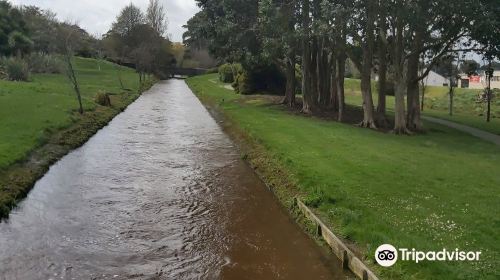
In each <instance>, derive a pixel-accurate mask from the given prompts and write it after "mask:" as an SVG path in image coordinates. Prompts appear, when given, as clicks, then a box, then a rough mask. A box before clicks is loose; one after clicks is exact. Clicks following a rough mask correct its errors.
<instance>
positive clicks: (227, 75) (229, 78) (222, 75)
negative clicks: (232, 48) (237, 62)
mask: <svg viewBox="0 0 500 280" xmlns="http://www.w3.org/2000/svg"><path fill="white" fill-rule="evenodd" d="M219 80H220V81H221V82H223V83H232V82H234V74H233V68H232V66H231V64H229V63H226V64H222V65H221V66H219Z"/></svg>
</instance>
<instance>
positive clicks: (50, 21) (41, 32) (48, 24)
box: [20, 6, 59, 53]
mask: <svg viewBox="0 0 500 280" xmlns="http://www.w3.org/2000/svg"><path fill="white" fill-rule="evenodd" d="M20 11H21V14H22V17H23V19H24V21H25V22H26V28H27V29H28V30H29V35H30V38H31V40H32V41H33V50H34V51H36V52H42V53H55V52H57V51H58V50H57V46H56V44H54V34H56V33H57V29H58V26H59V23H58V22H57V20H56V15H55V14H54V13H53V12H51V11H49V10H42V9H40V8H39V7H36V6H22V7H21V8H20Z"/></svg>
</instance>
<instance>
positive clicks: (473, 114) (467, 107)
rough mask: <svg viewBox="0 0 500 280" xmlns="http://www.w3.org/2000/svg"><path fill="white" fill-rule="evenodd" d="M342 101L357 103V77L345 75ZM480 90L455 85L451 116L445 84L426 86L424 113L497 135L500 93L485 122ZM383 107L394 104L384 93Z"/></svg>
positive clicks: (375, 96)
mask: <svg viewBox="0 0 500 280" xmlns="http://www.w3.org/2000/svg"><path fill="white" fill-rule="evenodd" d="M373 88H374V94H373V98H374V103H375V106H376V105H377V100H378V98H377V94H376V90H375V87H373ZM345 89H346V102H347V103H348V104H351V105H358V106H361V104H362V103H363V102H362V99H361V92H360V91H361V89H360V81H359V80H356V79H346V85H345ZM480 92H481V91H480V90H475V89H463V88H458V89H456V92H455V98H454V106H453V112H454V113H453V116H450V115H449V114H448V111H449V109H448V88H446V87H433V86H429V87H428V88H427V90H426V95H425V102H424V104H425V107H424V112H423V114H424V115H428V116H432V117H437V118H442V119H446V120H450V121H453V122H457V123H461V124H465V125H468V126H472V127H476V128H478V129H482V130H485V131H488V132H491V133H494V134H497V135H500V97H499V98H496V99H494V100H493V101H492V106H491V112H492V116H493V118H492V119H491V122H489V123H488V122H486V104H484V103H477V102H476V97H477V95H478V94H479V93H480ZM387 108H388V109H389V110H392V109H393V108H394V97H393V96H387Z"/></svg>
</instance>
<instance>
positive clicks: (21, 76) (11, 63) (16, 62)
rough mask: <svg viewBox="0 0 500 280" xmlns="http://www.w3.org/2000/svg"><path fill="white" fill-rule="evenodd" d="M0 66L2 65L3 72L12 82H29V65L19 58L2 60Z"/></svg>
mask: <svg viewBox="0 0 500 280" xmlns="http://www.w3.org/2000/svg"><path fill="white" fill-rule="evenodd" d="M0 64H1V65H2V67H3V69H5V70H3V71H5V74H6V76H7V79H8V80H10V81H29V79H30V70H29V66H28V64H27V63H26V62H25V61H24V60H22V59H18V58H14V57H11V58H2V60H1V62H0Z"/></svg>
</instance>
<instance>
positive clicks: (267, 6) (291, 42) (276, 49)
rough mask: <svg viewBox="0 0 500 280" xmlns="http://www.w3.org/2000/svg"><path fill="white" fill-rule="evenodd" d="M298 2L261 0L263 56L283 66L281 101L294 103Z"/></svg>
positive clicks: (293, 104)
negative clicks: (283, 78) (282, 94)
mask: <svg viewBox="0 0 500 280" xmlns="http://www.w3.org/2000/svg"><path fill="white" fill-rule="evenodd" d="M296 9H297V3H296V1H283V0H261V1H260V2H259V23H260V25H259V28H260V30H261V35H262V36H264V37H265V39H264V40H263V50H264V56H265V57H267V58H268V59H269V60H270V61H274V62H275V63H276V64H278V65H280V66H281V68H282V69H284V72H285V75H286V89H285V98H284V99H283V101H282V103H283V104H287V105H288V106H289V107H294V106H295V88H296V77H295V74H296V73H295V70H296V69H295V65H296V56H297V47H296V46H297V41H298V40H297V39H298V38H297V33H296V30H295V26H296V25H297V22H296V16H295V14H296V12H297V11H296Z"/></svg>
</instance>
